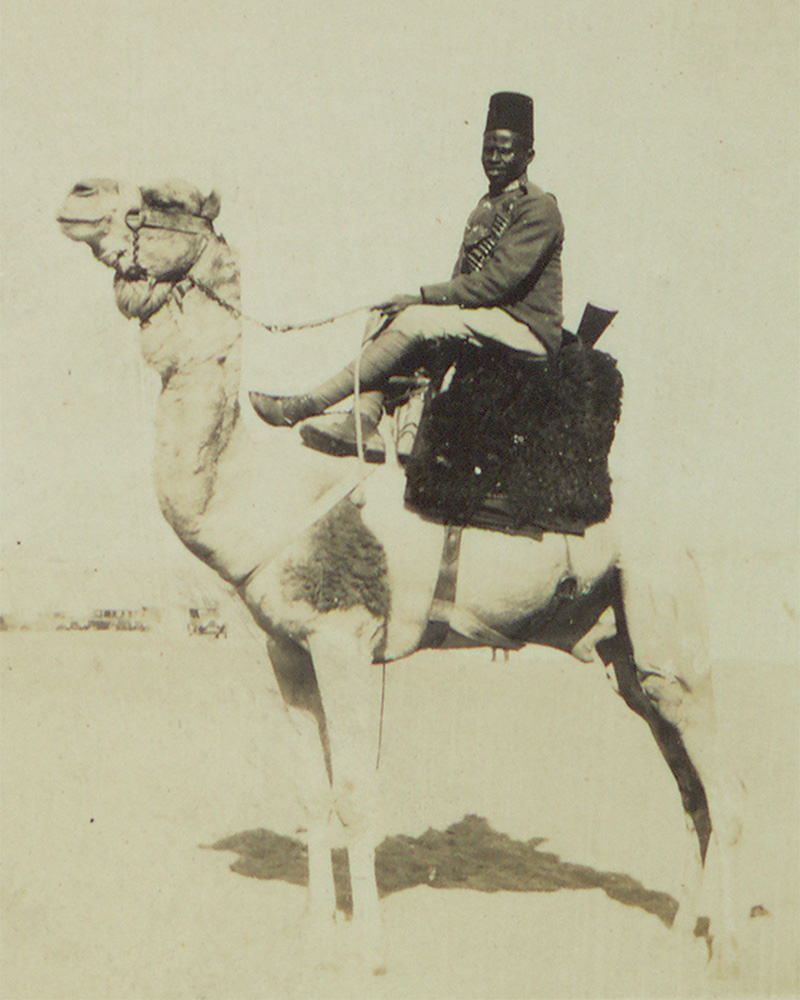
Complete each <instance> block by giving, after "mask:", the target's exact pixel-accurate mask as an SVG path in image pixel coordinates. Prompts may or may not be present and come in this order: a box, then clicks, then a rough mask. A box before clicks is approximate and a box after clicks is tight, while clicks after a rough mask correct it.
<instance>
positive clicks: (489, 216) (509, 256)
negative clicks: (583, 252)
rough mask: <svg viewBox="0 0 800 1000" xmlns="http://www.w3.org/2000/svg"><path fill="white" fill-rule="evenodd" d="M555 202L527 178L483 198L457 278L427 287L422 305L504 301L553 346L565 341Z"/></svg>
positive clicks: (561, 225)
mask: <svg viewBox="0 0 800 1000" xmlns="http://www.w3.org/2000/svg"><path fill="white" fill-rule="evenodd" d="M563 242H564V223H563V221H562V219H561V213H560V212H559V210H558V205H557V204H556V199H555V198H554V197H553V195H551V194H546V193H545V192H544V191H542V190H541V188H538V187H536V185H535V184H531V183H529V181H528V180H527V178H525V177H522V178H520V179H519V180H518V181H516V182H515V183H514V184H513V185H509V187H507V188H506V189H505V190H504V191H502V192H501V193H500V194H497V195H494V196H491V195H488V194H487V195H485V196H484V197H483V198H481V200H480V201H479V202H478V206H477V208H476V209H475V211H474V212H473V213H472V215H470V217H469V219H468V220H467V228H466V230H465V232H464V242H463V243H462V245H461V250H460V252H459V255H458V260H457V261H456V266H455V269H454V271H453V277H452V278H451V280H450V281H444V282H442V283H441V284H438V285H424V286H423V287H422V289H421V293H422V299H423V302H426V303H430V304H432V305H459V306H463V307H464V308H468V309H477V308H480V307H482V306H486V307H490V306H500V307H501V308H502V309H504V310H505V311H506V312H508V313H510V314H511V315H512V316H513V317H514V318H515V319H517V320H519V321H520V322H521V323H525V324H526V325H527V326H529V327H530V329H531V330H532V331H533V333H534V334H535V335H536V336H537V337H538V338H539V339H540V340H541V341H542V343H543V344H544V345H545V347H547V349H548V351H557V350H558V349H559V347H560V345H561V323H562V320H563V315H562V299H561V247H562V244H563Z"/></svg>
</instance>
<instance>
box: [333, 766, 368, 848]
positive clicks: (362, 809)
mask: <svg viewBox="0 0 800 1000" xmlns="http://www.w3.org/2000/svg"><path fill="white" fill-rule="evenodd" d="M371 805H373V806H374V802H370V800H369V797H368V796H367V795H365V794H364V792H363V791H361V790H360V789H358V788H357V786H356V785H355V784H354V783H353V782H352V781H347V780H344V781H337V782H334V788H333V808H334V810H335V812H336V815H337V816H338V818H339V822H340V823H341V824H342V827H343V829H344V831H345V834H346V836H347V837H348V839H352V838H359V837H360V836H362V835H364V834H365V833H367V832H368V831H369V830H370V829H371V827H372V823H373V809H372V808H370V806H371Z"/></svg>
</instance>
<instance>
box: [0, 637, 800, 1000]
mask: <svg viewBox="0 0 800 1000" xmlns="http://www.w3.org/2000/svg"><path fill="white" fill-rule="evenodd" d="M715 694H716V700H717V704H718V706H719V710H720V716H721V725H722V730H723V736H724V739H725V745H726V747H727V752H728V753H729V755H730V757H731V760H732V762H733V764H734V765H735V767H736V769H737V771H738V772H739V774H740V775H741V777H742V778H743V780H744V782H745V784H746V785H747V788H748V798H747V805H746V814H745V831H744V838H743V843H742V852H741V864H740V868H739V871H738V882H737V886H736V892H735V904H736V912H737V916H738V917H739V918H740V963H739V964H740V968H739V972H738V974H737V975H734V976H732V977H730V978H728V979H723V980H718V979H713V978H710V977H709V976H708V974H707V971H706V966H705V960H704V951H705V941H704V940H703V939H697V941H695V942H692V944H693V947H691V948H688V949H687V948H685V947H683V944H685V942H683V943H682V942H681V940H680V939H679V938H678V937H677V936H676V935H675V934H674V933H672V932H671V931H670V930H669V929H668V927H667V926H666V924H665V922H664V920H663V919H660V918H659V915H658V914H657V913H653V912H648V910H647V909H646V908H643V907H642V906H641V905H625V904H624V903H623V902H620V901H619V900H617V899H614V898H612V896H609V895H608V893H607V892H606V891H604V889H603V887H602V886H598V887H596V888H589V889H573V888H569V887H566V888H561V889H555V888H554V887H553V886H552V885H550V886H548V887H547V888H550V889H553V891H496V892H485V891H480V890H477V889H471V888H463V889H458V888H447V889H439V888H436V882H437V877H438V875H437V873H436V872H435V871H433V870H432V873H431V878H430V880H429V881H430V884H429V885H418V886H416V887H415V888H408V889H401V890H400V891H396V892H393V893H392V894H390V895H387V896H386V897H385V899H384V901H383V908H384V919H385V926H386V935H387V942H388V943H387V951H388V961H389V969H388V972H387V974H386V975H385V976H382V977H374V976H366V975H364V974H362V973H361V972H360V971H359V970H358V969H357V968H354V967H353V965H352V962H351V961H350V958H349V953H348V948H347V944H348V937H347V930H348V925H347V922H346V921H343V922H342V925H341V927H340V928H337V936H338V938H339V939H340V941H341V961H340V962H339V963H338V965H337V967H335V968H325V969H322V970H319V969H317V968H316V966H315V963H314V956H313V942H308V941H305V940H304V938H303V935H302V933H301V931H302V920H301V918H302V913H303V907H304V902H305V893H304V889H303V888H302V887H301V886H299V885H297V884H293V883H292V882H291V881H284V880H281V879H279V878H278V879H272V880H269V881H267V880H264V879H260V878H250V877H246V876H243V875H241V874H237V873H236V872H234V871H232V870H231V867H230V866H231V865H232V864H235V863H236V862H237V861H240V860H241V859H240V858H239V856H238V855H237V854H236V853H235V852H232V851H226V850H212V849H210V846H211V845H212V844H218V842H219V841H220V840H223V839H224V838H229V837H233V836H235V835H237V834H242V833H244V832H246V831H258V830H262V831H269V832H270V833H271V834H279V835H284V836H287V837H291V838H294V839H299V840H301V839H302V833H301V832H300V833H298V830H299V829H300V828H301V827H302V822H303V817H302V812H301V810H300V808H299V805H298V804H297V801H296V798H295V795H294V790H293V782H292V760H291V754H290V753H289V751H288V746H287V742H288V741H287V731H286V725H287V724H286V719H285V716H284V714H283V710H282V707H281V703H280V700H279V698H278V696H277V694H276V691H275V687H274V683H273V681H272V679H271V677H270V674H269V670H268V666H267V663H266V658H265V656H264V654H263V651H262V650H261V649H260V647H259V645H258V644H257V643H256V642H254V641H253V639H252V637H251V636H250V635H249V634H248V633H247V631H246V630H240V631H237V630H235V629H234V630H233V631H232V632H231V634H230V636H229V638H227V639H218V640H213V639H209V638H200V637H196V636H195V637H189V636H187V637H185V638H183V637H179V636H178V634H177V633H175V634H173V635H171V636H169V635H164V634H158V633H156V632H151V633H143V634H139V633H137V634H131V633H87V632H80V633H69V632H68V633H64V632H49V633H47V632H43V633H34V632H27V633H26V632H15V633H11V632H8V633H5V634H4V635H3V701H2V709H3V719H2V726H3V728H2V735H3V755H2V764H3V808H4V813H3V828H2V855H3V896H4V899H3V908H4V918H3V922H2V932H3V964H2V977H3V978H2V991H1V995H2V997H3V998H4V1000H26V998H30V1000H45V998H52V1000H67V998H75V1000H93V998H97V1000H122V998H141V1000H144V998H154V1000H155V998H159V1000H172V998H174V1000H177V998H184V997H186V998H196V1000H199V998H207V1000H221V998H226V1000H229V998H230V1000H233V998H237V1000H239V998H241V1000H246V998H248V1000H249V998H284V997H285V998H290V997H292V998H302V1000H311V998H315V997H320V998H322V997H376V998H378V997H387V998H388V997H409V998H411V997H414V998H418V1000H419V998H467V997H475V998H490V997H491V998H499V997H508V998H511V997H520V998H522V997H645V996H664V997H666V996H670V997H676V996H742V995H759V996H765V995H794V994H796V993H797V991H798V986H799V981H798V966H797V955H798V925H797V914H798V900H799V899H800V891H799V888H798V842H797V831H798V828H800V824H799V823H798V733H797V718H798V671H797V669H796V664H791V663H775V662H773V663H755V662H751V663H747V664H745V663H734V662H723V663H721V664H719V665H718V669H717V678H716V688H715ZM380 770H381V774H382V784H383V789H384V803H383V817H382V822H383V826H384V829H385V832H386V834H387V836H395V835H398V834H403V835H406V836H407V837H418V836H419V835H421V834H423V833H424V832H425V831H426V830H427V829H429V828H433V829H434V830H438V831H444V830H445V829H446V828H447V827H449V826H451V825H452V824H456V823H458V822H459V821H460V820H461V819H462V818H463V817H464V816H479V817H482V818H483V819H485V821H486V823H487V824H488V825H489V826H490V827H491V828H492V829H493V830H494V831H497V833H498V834H502V835H505V836H506V837H508V838H512V839H513V840H514V841H531V840H535V841H536V842H539V841H540V843H538V849H539V850H540V851H542V852H547V853H548V855H557V856H558V859H560V861H556V862H554V864H555V865H556V867H557V868H558V866H559V865H561V866H562V867H561V868H560V870H561V871H565V870H572V869H571V868H569V866H572V865H583V866H590V867H591V869H592V870H594V871H595V872H599V873H607V874H609V875H611V874H616V875H619V876H629V877H630V879H635V880H636V881H638V882H639V883H641V886H642V888H643V891H645V892H646V893H648V894H650V896H651V898H657V899H661V900H664V899H668V897H669V896H674V895H675V894H676V891H677V881H678V877H679V874H680V866H681V862H682V858H683V846H684V827H683V819H682V812H681V808H680V803H679V799H678V794H677V791H676V789H675V788H674V787H673V784H672V779H671V776H670V775H669V773H668V771H667V768H666V766H665V765H664V764H663V762H662V760H661V758H660V757H659V755H658V752H657V750H656V747H655V745H654V743H653V742H652V740H651V739H650V736H649V733H648V731H647V729H646V727H645V726H644V724H643V723H641V721H640V720H639V719H638V718H636V717H635V716H633V715H632V713H630V712H629V711H628V710H627V709H626V707H625V706H624V704H623V703H622V702H621V700H620V699H619V698H618V697H617V696H616V695H615V694H614V692H613V691H612V689H611V687H610V685H609V683H608V681H607V680H606V678H605V676H604V675H603V674H602V673H601V672H599V671H598V669H597V668H596V667H590V666H585V665H580V664H577V663H575V662H573V661H571V660H569V659H568V658H567V657H565V656H561V655H560V654H557V653H551V652H547V651H544V650H527V651H523V652H521V653H517V654H513V655H512V656H511V657H510V659H509V660H508V661H504V660H503V659H502V657H498V659H497V660H496V661H495V662H492V659H491V654H490V653H489V651H483V650H481V651H470V652H464V651H459V652H453V651H451V652H449V653H438V654H430V653H428V654H418V655H417V656H415V657H412V658H410V659H409V660H406V661H404V662H402V663H398V664H393V665H390V666H389V668H388V670H387V687H386V709H385V719H384V738H383V751H382V759H381V768H380ZM446 860H447V859H446ZM712 861H713V859H712ZM447 863H448V864H450V866H451V868H452V867H453V865H455V866H456V867H457V864H458V861H457V859H456V860H455V861H453V860H452V859H450V860H449V861H448V862H447ZM563 866H567V867H566V868H564V867H563ZM488 875H489V876H491V875H492V873H491V872H488ZM604 877H605V876H604ZM490 881H491V877H490ZM753 907H759V908H760V909H758V910H756V911H754V912H755V914H757V915H754V916H750V913H751V911H752V908H753Z"/></svg>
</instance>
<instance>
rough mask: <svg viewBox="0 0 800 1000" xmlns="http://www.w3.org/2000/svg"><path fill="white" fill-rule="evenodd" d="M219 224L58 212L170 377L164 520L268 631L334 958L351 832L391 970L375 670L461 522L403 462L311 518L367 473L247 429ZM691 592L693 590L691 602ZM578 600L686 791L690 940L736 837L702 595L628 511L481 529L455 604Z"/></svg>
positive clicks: (320, 909)
mask: <svg viewBox="0 0 800 1000" xmlns="http://www.w3.org/2000/svg"><path fill="white" fill-rule="evenodd" d="M218 211H219V198H218V197H217V196H216V195H214V194H212V195H210V196H208V197H206V198H204V197H203V196H202V195H201V194H200V193H199V192H198V191H197V190H196V189H195V188H193V187H191V186H190V185H188V184H186V183H185V182H174V181H173V182H167V183H163V184H158V185H152V186H149V187H141V188H138V187H132V186H129V185H125V184H121V183H118V182H117V181H113V180H89V181H83V182H81V183H79V184H77V185H76V186H75V187H74V188H73V189H72V191H71V192H70V194H69V195H68V197H67V200H66V202H65V204H64V206H63V208H62V210H61V212H60V214H59V217H58V218H59V222H60V225H61V228H62V230H63V232H64V233H65V234H66V235H67V236H68V237H69V238H70V239H73V240H77V241H80V242H85V243H87V244H88V245H89V247H90V248H91V250H92V252H93V254H94V256H95V257H96V258H97V259H98V260H100V261H101V262H102V263H104V264H105V265H107V266H108V267H110V268H112V269H113V271H114V291H115V295H116V300H117V304H118V306H119V308H120V309H121V310H122V312H123V313H124V315H125V316H128V317H131V318H138V319H139V321H140V328H141V344H142V353H143V356H144V360H145V362H146V363H147V365H148V366H149V367H151V368H152V369H153V370H154V371H155V372H156V373H157V375H158V376H159V377H160V379H161V385H162V388H161V394H160V397H159V401H158V405H157V413H156V445H155V466H156V471H155V486H156V493H157V496H158V502H159V505H160V508H161V511H162V512H163V515H164V517H165V518H166V520H167V521H168V522H169V524H170V525H171V526H172V528H173V529H174V531H175V532H176V534H177V535H178V537H179V538H180V540H181V541H182V542H183V544H184V545H185V546H186V547H187V548H188V549H189V550H190V551H191V552H192V553H194V555H196V556H197V557H198V558H199V559H201V560H202V561H203V562H204V563H206V564H207V565H208V566H210V567H211V568H213V569H214V570H215V571H216V572H217V573H218V574H219V575H220V576H221V577H222V579H223V580H225V581H226V582H227V583H229V584H231V585H232V586H233V587H234V588H235V589H236V591H237V592H238V594H239V595H240V596H241V598H242V600H243V601H244V603H245V604H246V605H247V607H248V608H249V610H250V612H251V614H252V616H253V618H254V619H255V621H256V622H257V623H258V625H259V626H260V627H261V628H262V629H263V631H264V633H265V635H266V638H267V649H268V652H269V656H270V660H271V662H272V665H273V668H274V670H275V674H276V677H277V680H278V684H279V687H280V690H281V693H282V695H283V697H284V699H285V702H286V705H287V712H288V715H289V718H290V721H291V723H292V727H293V731H294V733H295V735H296V739H297V750H296V753H297V759H298V779H299V780H300V781H301V782H302V793H303V797H304V801H305V804H306V809H307V827H308V851H309V919H310V922H311V926H312V927H313V941H314V943H315V947H317V948H318V949H321V950H322V949H324V947H325V942H326V940H330V938H331V929H332V927H333V921H334V917H335V909H336V903H335V895H334V884H333V875H332V868H331V853H330V851H331V847H332V846H334V845H335V844H337V843H338V842H339V838H340V837H342V836H344V838H345V842H346V845H347V847H348V852H349V862H350V872H351V881H352V895H353V918H352V919H353V931H354V933H355V934H356V936H357V939H358V940H359V941H360V942H361V949H362V951H363V954H364V960H365V961H366V962H368V963H369V964H370V966H371V967H372V968H373V969H374V970H376V971H379V970H381V969H382V968H383V967H384V957H383V950H382V947H383V946H382V939H381V918H380V908H379V905H378V894H377V888H376V882H375V872H374V858H375V846H376V844H375V841H376V836H377V831H376V829H375V825H374V824H375V816H376V796H377V794H378V788H377V783H376V782H377V774H376V768H375V761H376V751H377V733H378V722H379V715H380V698H381V690H380V673H381V671H380V669H376V667H375V665H374V664H375V661H376V660H383V661H391V660H394V659H398V658H400V657H403V656H406V655H408V654H410V653H412V652H414V651H415V650H416V649H418V648H419V644H420V641H421V636H422V634H423V631H424V629H425V625H426V623H427V617H428V612H429V610H430V607H431V602H432V599H433V591H434V586H435V581H436V575H437V567H438V564H439V558H440V554H441V551H442V541H443V534H444V528H443V527H442V526H441V525H437V524H432V523H429V522H426V521H424V520H423V519H421V518H420V517H418V516H417V515H415V514H414V513H412V512H411V511H409V510H407V509H406V508H405V506H404V504H403V489H404V477H403V473H402V470H400V469H399V467H396V466H393V465H392V464H391V463H390V464H389V465H387V467H386V468H384V469H382V470H380V471H378V472H375V473H374V474H373V475H371V476H370V477H369V478H368V479H366V480H365V482H364V483H363V485H362V487H361V488H360V490H359V494H358V495H357V496H356V499H357V501H358V503H357V504H356V503H354V502H353V499H348V500H346V501H343V502H342V503H341V504H340V506H339V507H337V508H336V509H334V510H330V511H323V512H322V513H321V514H320V518H315V519H314V523H311V524H309V523H308V516H309V511H313V510H314V509H315V505H316V504H319V503H320V499H321V498H324V497H326V496H327V495H328V491H330V490H335V489H336V488H337V486H340V485H341V483H342V481H343V480H344V479H345V478H346V477H348V476H353V473H354V471H355V469H356V460H355V459H340V458H332V457H329V456H326V455H321V454H319V453H317V452H314V451H310V450H308V449H306V448H304V447H303V446H302V445H301V442H300V440H299V437H298V435H297V434H296V432H293V431H289V430H287V429H282V428H271V427H268V426H266V425H264V424H259V425H258V427H257V428H255V426H254V425H251V424H249V423H248V422H247V421H246V420H245V419H244V415H243V411H242V408H241V407H240V404H239V393H240V379H241V354H242V331H241V315H240V313H239V312H238V307H239V270H238V265H237V262H236V258H235V256H234V254H233V253H232V251H231V249H230V247H229V246H228V245H227V244H226V243H225V241H224V240H223V239H222V237H220V236H219V235H218V234H217V233H216V231H215V229H214V225H213V221H214V219H215V218H216V216H217V213H218ZM275 349H276V350H278V349H279V347H278V345H277V343H276V347H275ZM254 423H256V422H254ZM323 506H324V504H323ZM688 579H689V578H688V577H687V578H686V580H684V581H682V582H681V588H682V593H683V594H684V595H690V594H693V593H694V590H693V589H691V581H689V583H688V584H687V582H686V581H687V580H688ZM601 580H606V581H609V585H608V587H607V588H606V589H605V590H603V589H602V588H600V589H598V587H597V586H596V585H597V584H598V581H601ZM565 584H566V585H567V586H566V587H565ZM565 592H566V593H568V594H574V596H575V599H576V600H581V599H582V598H584V597H585V596H586V595H590V594H591V595H594V596H593V600H594V603H593V604H592V605H591V606H588V605H587V606H586V608H588V612H590V613H588V612H587V614H586V615H584V616H583V617H580V616H577V617H573V618H572V619H571V620H572V621H573V622H576V621H580V623H581V628H580V635H578V636H576V635H572V636H570V637H569V640H568V642H567V643H566V648H568V649H572V650H573V651H574V653H575V655H576V656H577V657H579V658H581V659H583V660H588V661H591V662H595V663H597V664H600V662H601V659H602V661H603V662H605V663H606V664H607V665H608V667H609V670H612V671H613V672H614V674H615V677H616V683H617V685H618V688H619V693H620V694H621V696H622V697H623V698H624V699H625V700H626V702H627V703H628V704H629V705H630V706H631V707H632V708H633V709H634V711H636V712H637V713H638V714H640V715H641V716H642V717H643V718H644V719H645V721H647V723H648V725H649V726H650V728H651V730H652V732H653V734H654V737H655V739H656V742H657V744H658V746H659V748H660V750H661V751H662V753H663V754H664V757H665V759H666V761H667V763H668V765H669V766H670V768H671V770H672V771H673V774H674V775H675V777H676V780H677V782H678V786H679V789H680V792H681V794H682V796H683V801H684V805H685V806H686V808H687V817H688V825H689V828H690V830H691V831H692V834H693V836H694V838H695V840H694V844H695V846H694V848H693V851H692V853H693V859H694V860H693V867H692V877H691V879H690V880H688V881H687V886H686V898H687V901H688V902H687V903H686V904H685V905H684V906H683V907H682V911H681V914H679V915H680V916H682V917H683V918H684V919H683V920H682V922H683V923H684V924H685V925H686V926H689V927H691V928H693V927H694V919H695V917H696V915H697V914H696V913H695V912H693V910H692V908H691V907H692V905H693V902H692V900H693V884H694V882H695V881H697V880H699V878H700V876H701V874H702V868H701V862H702V860H703V859H704V858H705V854H706V849H707V847H708V843H709V837H710V836H711V831H712V828H713V832H714V836H715V837H716V840H717V842H718V847H719V853H720V858H721V860H722V872H723V875H725V877H726V878H727V879H728V880H730V875H731V869H732V865H733V857H734V853H733V852H734V850H735V846H736V842H737V839H738V831H739V825H738V813H737V810H736V807H735V801H734V798H733V797H732V794H731V792H730V785H729V783H728V782H727V780H726V779H725V777H724V767H723V764H724V762H723V761H722V760H721V759H720V757H719V755H718V752H717V747H716V740H715V735H714V715H713V705H712V700H711V686H710V666H709V660H708V654H707V649H706V646H705V640H704V627H703V623H702V618H701V616H700V614H699V610H698V609H699V604H697V603H693V602H692V601H691V600H689V604H688V607H687V606H685V605H686V601H684V603H683V604H682V603H681V602H677V603H676V602H675V600H674V593H672V594H670V593H660V594H659V593H658V592H657V588H654V586H653V581H652V580H648V579H647V578H646V576H644V575H643V574H641V573H639V572H638V570H637V569H636V567H635V566H634V565H633V564H630V563H626V560H625V558H624V551H621V550H620V548H619V547H618V545H617V541H616V535H615V532H614V530H613V526H612V523H611V521H610V520H609V521H608V522H605V523H603V524H597V525H594V526H592V527H589V528H588V529H587V530H586V533H585V535H584V536H583V537H577V538H576V537H568V536H564V535H560V534H556V533H546V534H545V535H544V536H543V537H542V538H541V540H538V541H537V540H534V539H532V538H526V537H512V536H507V535H501V534H499V533H496V532H488V531H482V530H477V529H465V531H464V535H463V539H462V547H461V563H460V574H459V580H458V590H457V595H456V600H457V603H458V604H459V605H460V606H461V607H462V608H464V609H465V610H466V611H467V612H469V613H470V614H471V615H473V616H475V617H477V618H478V619H479V620H481V621H483V622H485V623H486V624H487V625H488V626H489V627H490V628H492V629H495V630H497V631H500V632H505V633H506V634H515V630H516V634H519V635H521V636H522V637H523V638H524V639H525V640H526V641H533V642H536V641H546V642H548V643H549V644H551V645H559V644H560V643H562V644H563V643H564V642H565V640H564V639H563V638H562V639H559V636H558V635H556V634H554V633H553V629H552V628H551V631H550V633H548V634H545V633H544V632H543V631H542V630H541V628H538V626H537V622H538V621H539V619H538V618H537V616H538V615H539V614H540V613H541V612H542V611H543V609H546V608H548V607H550V606H551V604H552V599H553V596H554V595H555V594H556V593H559V594H562V593H565ZM599 593H602V594H603V595H604V596H603V599H602V600H598V599H597V595H598V594H599ZM687 600H688V598H687ZM585 610H586V609H585ZM551 625H552V622H551ZM448 655H458V654H457V653H455V652H454V653H450V654H448ZM333 820H335V822H332V821H333ZM690 883H692V884H690ZM725 892H727V889H724V891H723V897H721V902H720V905H719V906H717V907H715V909H714V912H713V913H712V914H711V920H712V930H713V933H714V941H715V948H716V950H717V953H718V954H719V951H720V946H721V945H722V944H724V943H726V942H727V941H728V939H729V938H730V937H731V914H730V912H729V911H730V906H729V897H726V896H725V895H724V893H725Z"/></svg>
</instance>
